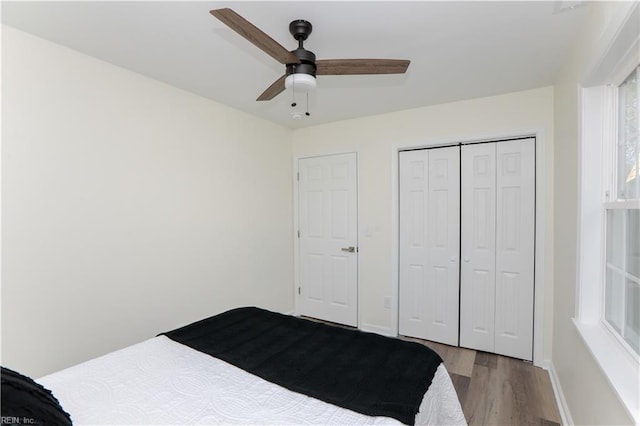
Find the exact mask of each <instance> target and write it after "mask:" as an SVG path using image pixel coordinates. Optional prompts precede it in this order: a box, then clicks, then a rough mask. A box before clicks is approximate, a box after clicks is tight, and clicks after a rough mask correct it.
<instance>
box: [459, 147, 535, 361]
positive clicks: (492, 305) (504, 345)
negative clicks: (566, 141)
mask: <svg viewBox="0 0 640 426" xmlns="http://www.w3.org/2000/svg"><path fill="white" fill-rule="evenodd" d="M461 158H462V162H461V170H462V173H461V175H462V219H461V256H462V262H461V268H460V274H461V277H460V346H464V347H468V348H473V349H479V350H483V351H488V352H495V353H498V354H502V355H507V356H511V357H515V358H521V359H527V360H532V359H533V350H532V349H533V294H534V293H533V290H534V289H533V283H534V281H533V279H534V277H533V270H534V235H535V229H534V227H535V141H534V139H521V140H514V141H505V142H498V143H486V144H477V145H466V146H463V147H462V153H461Z"/></svg>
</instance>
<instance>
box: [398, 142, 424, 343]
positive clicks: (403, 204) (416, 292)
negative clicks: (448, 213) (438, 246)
mask: <svg viewBox="0 0 640 426" xmlns="http://www.w3.org/2000/svg"><path fill="white" fill-rule="evenodd" d="M399 159H400V164H399V168H400V265H399V272H400V277H399V279H400V286H399V323H398V326H399V332H400V334H403V335H406V336H413V337H422V338H424V334H425V331H424V330H425V329H426V327H427V325H426V324H427V308H426V306H425V304H426V301H427V270H428V268H429V265H428V253H429V251H428V249H427V244H428V243H427V241H428V234H427V232H428V223H427V204H428V195H429V194H428V192H429V173H428V165H429V154H428V152H427V151H426V150H424V151H407V152H400V156H399Z"/></svg>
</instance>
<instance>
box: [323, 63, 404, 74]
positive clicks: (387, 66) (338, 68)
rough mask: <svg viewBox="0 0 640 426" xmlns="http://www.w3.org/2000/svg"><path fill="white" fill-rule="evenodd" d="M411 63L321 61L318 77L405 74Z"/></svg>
mask: <svg viewBox="0 0 640 426" xmlns="http://www.w3.org/2000/svg"><path fill="white" fill-rule="evenodd" d="M410 62H411V61H409V60H406V59H320V60H318V61H316V67H317V69H316V75H354V74H403V73H405V72H406V71H407V68H408V67H409V63H410Z"/></svg>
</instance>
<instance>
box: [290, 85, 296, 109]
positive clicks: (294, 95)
mask: <svg viewBox="0 0 640 426" xmlns="http://www.w3.org/2000/svg"><path fill="white" fill-rule="evenodd" d="M291 84H292V86H291V101H292V102H291V108H295V107H296V105H297V103H296V80H295V78H294V79H293V82H292V83H291Z"/></svg>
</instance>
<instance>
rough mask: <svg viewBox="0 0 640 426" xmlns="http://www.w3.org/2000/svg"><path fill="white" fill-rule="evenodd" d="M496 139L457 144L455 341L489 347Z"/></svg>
mask: <svg viewBox="0 0 640 426" xmlns="http://www.w3.org/2000/svg"><path fill="white" fill-rule="evenodd" d="M495 156H496V144H494V143H487V144H477V145H465V146H463V147H462V155H461V158H462V163H461V168H462V182H461V186H462V197H461V198H462V213H461V254H462V262H461V268H460V274H461V277H460V280H461V283H460V346H464V347H468V348H472V349H478V350H482V351H488V352H493V349H494V330H495V329H494V312H495V245H496V199H495V194H496V167H495V166H496V165H495V158H496V157H495Z"/></svg>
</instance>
